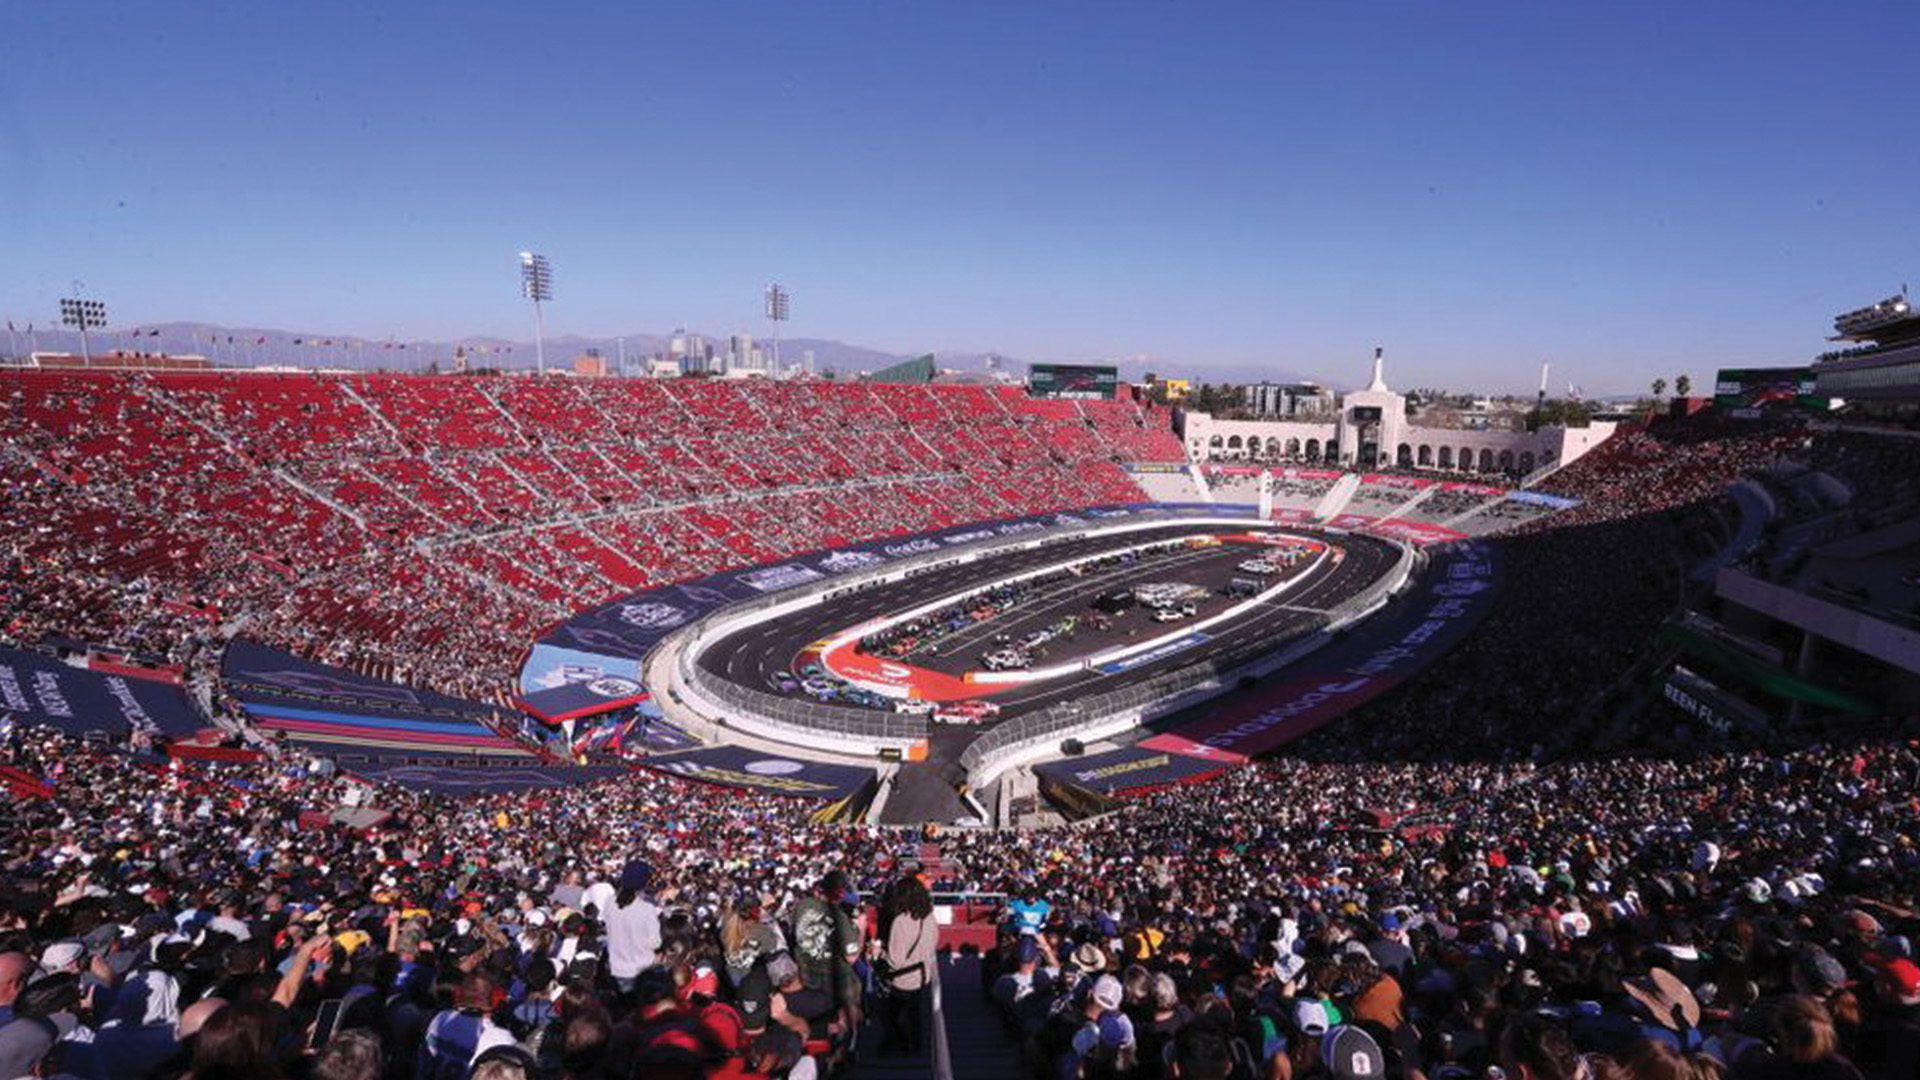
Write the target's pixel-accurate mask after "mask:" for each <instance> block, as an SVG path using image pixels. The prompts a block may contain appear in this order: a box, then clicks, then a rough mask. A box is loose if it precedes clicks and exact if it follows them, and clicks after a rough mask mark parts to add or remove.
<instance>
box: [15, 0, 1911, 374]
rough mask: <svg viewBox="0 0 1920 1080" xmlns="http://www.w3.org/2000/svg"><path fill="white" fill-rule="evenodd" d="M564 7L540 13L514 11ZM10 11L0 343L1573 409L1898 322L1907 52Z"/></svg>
mask: <svg viewBox="0 0 1920 1080" xmlns="http://www.w3.org/2000/svg"><path fill="white" fill-rule="evenodd" d="M552 6H553V7H560V6H562V5H552ZM565 6H566V7H569V8H570V9H571V10H565V11H549V10H544V9H545V8H546V7H548V5H535V4H516V5H511V6H506V5H499V6H496V5H490V4H484V3H466V4H451V3H450V4H445V5H433V4H412V3H409V4H366V5H362V4H353V3H337V4H327V5H319V4H242V3H226V4H214V3H202V4H166V3H158V2H154V3H127V4H116V5H96V4H90V3H73V2H62V3H58V4H18V5H13V6H11V7H10V8H9V11H8V15H7V17H6V34H5V38H6V40H7V42H8V44H7V48H6V55H7V62H6V63H5V64H4V65H0V315H4V316H5V317H8V318H12V319H14V320H15V321H16V322H24V321H26V320H28V319H32V320H34V321H36V322H39V323H40V324H42V325H44V324H45V323H46V322H47V321H50V319H51V317H52V314H53V310H54V302H55V300H56V299H57V298H58V296H60V295H61V294H63V293H64V292H65V290H66V289H67V288H68V283H69V282H70V281H72V280H73V279H81V280H84V281H85V282H86V284H87V287H88V289H89V291H90V292H92V293H93V294H95V295H98V296H100V297H102V298H105V299H107V300H108V301H109V303H110V304H111V305H112V310H113V313H114V317H115V322H116V323H140V322H156V321H161V320H173V319H196V320H206V321H214V322H224V323H228V324H248V325H263V326H278V327H286V328H293V329H306V330H316V331H325V332H330V333H353V334H360V335H366V336H370V337H385V336H387V335H390V334H391V335H398V336H402V337H439V336H452V335H456V334H501V335H506V336H512V337H518V338H526V337H528V336H530V328H529V326H528V323H529V319H528V316H527V312H526V310H525V306H524V304H523V303H521V302H520V301H519V300H518V298H517V296H516V293H515V281H514V273H515V266H514V253H515V252H516V251H518V250H519V249H521V248H523V247H527V246H532V247H535V248H538V249H541V250H543V251H545V252H546V253H547V254H548V255H549V256H550V257H551V258H552V260H553V263H554V267H555V277H556V283H557V284H556V288H557V290H558V294H559V298H558V300H557V302H556V303H555V304H553V305H552V307H551V308H550V312H549V318H548V326H549V330H550V332H554V333H565V332H578V333H582V334H591V335H602V334H615V333H634V332H649V331H653V332H657V331H664V330H667V329H671V328H672V327H673V326H674V325H676V324H680V323H685V324H687V325H691V326H694V327H696V328H699V329H703V330H706V331H708V332H712V333H725V332H727V331H729V330H732V329H736V328H741V327H745V328H749V329H757V328H758V304H759V292H760V288H761V286H762V285H763V284H764V283H765V282H766V281H768V280H770V279H776V278H777V279H779V280H781V281H783V282H785V283H786V284H787V285H788V286H789V288H790V289H791V290H792V293H793V296H794V320H793V322H792V324H791V326H790V328H789V333H790V334H791V335H793V336H817V337H828V338H839V339H842V340H846V341H850V342H856V343H859V344H865V345H871V346H874V347H879V348H886V349H893V350H900V351H905V350H918V349H922V348H926V349H936V348H937V349H954V350H986V349H997V350H1000V351H1002V352H1005V353H1009V354H1012V355H1016V356H1021V357H1025V358H1029V359H1091V358H1097V357H1110V358H1120V357H1126V356H1133V355H1141V354H1145V355H1149V356H1152V357H1154V358H1155V362H1156V363H1157V364H1158V366H1159V367H1160V368H1161V369H1162V370H1166V371H1176V372H1177V371H1186V372H1191V373H1194V374H1196V375H1200V376H1203V377H1204V376H1205V375H1206V374H1207V373H1208V372H1209V370H1210V369H1211V370H1217V369H1220V368H1222V367H1223V366H1226V365H1232V366H1233V367H1234V368H1236V369H1240V370H1245V369H1246V368H1248V367H1249V366H1250V365H1256V364H1263V365H1265V364H1270V365H1271V366H1272V367H1273V368H1274V369H1275V370H1276V371H1281V370H1285V371H1304V372H1310V373H1316V374H1321V375H1325V376H1331V377H1334V378H1337V379H1341V380H1353V379H1358V378H1360V377H1362V376H1363V375H1364V369H1365V365H1366V357H1367V356H1368V355H1369V354H1370V352H1371V349H1372V347H1373V346H1374V345H1375V344H1380V345H1384V346H1386V347H1387V349H1388V352H1389V357H1390V366H1389V374H1390V376H1391V377H1392V381H1394V382H1395V383H1396V384H1400V385H1408V384H1425V383H1443V384H1449V385H1455V386H1463V387H1464V386H1478V387H1484V388H1495V389H1527V388H1530V387H1531V385H1532V384H1533V382H1534V380H1535V378H1536V377H1537V374H1538V367H1539V363H1540V361H1541V360H1542V359H1551V360H1552V361H1553V362H1554V364H1555V375H1554V383H1555V389H1556V390H1558V389H1561V388H1563V387H1564V385H1565V382H1566V381H1567V380H1569V379H1570V380H1572V381H1575V382H1578V383H1580V384H1581V385H1582V386H1583V388H1585V389H1586V390H1587V391H1588V392H1589V393H1601V392H1608V391H1620V390H1634V389H1638V388H1641V387H1643V386H1644V385H1645V384H1646V382H1647V381H1648V380H1649V379H1651V378H1652V377H1653V376H1654V375H1656V374H1663V375H1666V376H1668V377H1669V378H1671V376H1672V375H1673V374H1675V373H1676V372H1679V371H1682V370H1686V371H1690V372H1691V373H1692V374H1693V376H1694V378H1695V380H1696V381H1700V380H1702V379H1704V378H1707V377H1709V376H1710V375H1711V372H1712V370H1713V369H1714V368H1715V367H1717V366H1721V365H1723V364H1725V365H1732V364H1752V363H1768V362H1795V361H1799V360H1804V359H1805V358H1807V357H1808V356H1810V355H1811V354H1812V353H1813V352H1815V351H1817V350H1818V349H1819V348H1820V347H1821V340H1820V339H1821V335H1822V332H1823V331H1824V330H1825V329H1826V326H1827V323H1828V320H1829V319H1830V317H1831V316H1832V315H1833V314H1834V313H1836V312H1838V311H1840V310H1842V309H1844V308H1847V307H1851V306H1857V305H1859V304H1862V303H1866V302H1869V301H1872V300H1874V299H1878V298H1879V297H1881V296H1883V295H1885V294H1886V293H1888V292H1890V291H1893V290H1895V289H1897V288H1898V287H1899V286H1900V284H1901V282H1903V281H1905V280H1908V279H1909V278H1911V277H1914V276H1916V275H1920V242H1916V238H1920V229H1916V228H1915V226H1914V202H1915V199H1914V190H1913V178H1914V177H1915V176H1916V175H1920V143H1916V140H1914V139H1913V138H1912V137H1911V131H1912V129H1913V125H1914V123H1915V120H1916V117H1915V108H1914V106H1915V101H1914V96H1915V89H1916V87H1920V78H1916V77H1915V76H1914V75H1913V74H1912V68H1911V64H1910V63H1909V60H1910V56H1909V55H1908V52H1909V48H1910V42H1911V41H1912V40H1914V37H1915V34H1916V31H1920V5H1913V4H1902V5H1878V6H1851V5H1842V4H1825V5H1811V4H1809V5H1791V6H1790V5H1772V4H1764V3H1763V4H1751V3H1748V4H1737V5H1733V4H1729V5H1719V4H1706V3H1686V4H1670V3H1661V4H1615V5H1582V6H1580V7H1579V8H1577V9H1576V8H1575V7H1574V6H1572V5H1554V4H1511V5H1492V4H1487V5H1483V4H1433V3H1421V4H1407V5H1368V4H1338V5H1336V4H1326V5H1312V6H1309V5H1297V4H1282V3H1272V2H1269V3H1250V4H1226V3H1221V4H1211V3H1209V4H1194V3H1134V2H1130V0H1107V2H1104V3H1086V4H1079V3H1064V2H1061V3H1055V2H1048V3H1040V4H1034V3H1008V4H999V3H986V2H969V3H958V4H956V3H945V4H931V3H925V4H923V3H910V2H902V0H887V2H880V3H866V4H853V3H844V4H843V3H819V4H811V3H808V4H801V3H789V4H780V3H773V2H770V0H769V2H763V3H732V2H727V0H710V2H701V3H686V4H654V5H624V4H623V5H608V6H606V7H604V8H599V7H591V6H582V7H575V6H573V5H565Z"/></svg>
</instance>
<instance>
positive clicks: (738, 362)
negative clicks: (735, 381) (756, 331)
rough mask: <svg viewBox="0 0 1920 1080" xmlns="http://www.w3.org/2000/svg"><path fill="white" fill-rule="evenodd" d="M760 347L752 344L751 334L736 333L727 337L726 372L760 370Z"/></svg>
mask: <svg viewBox="0 0 1920 1080" xmlns="http://www.w3.org/2000/svg"><path fill="white" fill-rule="evenodd" d="M760 370H762V365H761V363H760V347H759V346H758V345H755V344H754V341H753V335H752V334H747V333H738V334H735V335H733V336H732V337H730V338H728V339H727V373H728V374H729V375H731V374H734V373H736V372H738V373H742V374H744V373H746V372H750V371H760Z"/></svg>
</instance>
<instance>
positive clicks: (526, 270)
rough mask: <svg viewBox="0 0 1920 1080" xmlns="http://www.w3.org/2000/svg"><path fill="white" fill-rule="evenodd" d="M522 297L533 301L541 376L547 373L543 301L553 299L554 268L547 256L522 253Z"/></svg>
mask: <svg viewBox="0 0 1920 1080" xmlns="http://www.w3.org/2000/svg"><path fill="white" fill-rule="evenodd" d="M520 295H522V296H525V297H526V298H527V299H529V300H531V301H533V354H534V357H535V362H536V363H537V364H539V366H540V374H542V375H545V374H546V373H547V324H546V322H545V321H544V320H543V319H542V317H541V315H540V303H541V301H543V300H544V301H551V300H552V299H553V267H552V266H550V265H548V263H547V257H546V256H545V255H535V254H534V253H533V252H531V251H523V252H521V253H520Z"/></svg>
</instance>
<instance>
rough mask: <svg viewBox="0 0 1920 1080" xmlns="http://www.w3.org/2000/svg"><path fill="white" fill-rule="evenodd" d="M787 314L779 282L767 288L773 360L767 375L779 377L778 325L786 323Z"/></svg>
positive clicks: (782, 289)
mask: <svg viewBox="0 0 1920 1080" xmlns="http://www.w3.org/2000/svg"><path fill="white" fill-rule="evenodd" d="M788 312H789V308H788V300H787V290H786V289H785V288H783V287H782V286H781V285H780V283H779V282H773V283H771V284H769V285H768V286H767V321H768V322H770V323H772V324H773V360H772V364H771V367H772V368H773V370H772V371H770V372H768V374H769V375H772V376H774V377H775V378H778V377H779V376H780V324H781V323H783V322H786V321H787V315H788Z"/></svg>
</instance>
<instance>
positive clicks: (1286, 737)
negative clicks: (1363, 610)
mask: <svg viewBox="0 0 1920 1080" xmlns="http://www.w3.org/2000/svg"><path fill="white" fill-rule="evenodd" d="M1497 582H1498V572H1497V566H1496V549H1495V548H1493V547H1492V546H1491V545H1487V544H1483V543H1477V542H1472V541H1468V542H1463V543H1459V544H1453V545H1450V546H1447V547H1443V548H1439V549H1437V551H1436V553H1435V555H1434V565H1433V568H1432V571H1431V573H1429V575H1428V576H1427V578H1426V579H1425V581H1424V583H1423V584H1422V586H1421V587H1420V589H1419V590H1418V591H1417V592H1416V593H1414V594H1413V595H1412V596H1411V597H1409V598H1407V599H1404V600H1401V601H1400V602H1399V604H1398V606H1397V607H1396V608H1389V609H1387V610H1385V611H1382V612H1381V613H1379V614H1378V615H1375V616H1374V617H1373V618H1372V619H1370V620H1368V621H1367V622H1366V623H1365V624H1363V625H1361V626H1360V627H1357V628H1356V632H1355V633H1354V634H1353V635H1352V636H1350V637H1348V638H1346V639H1345V640H1344V641H1341V642H1338V643H1336V644H1333V645H1329V646H1327V647H1325V648H1323V649H1321V650H1320V651H1318V652H1315V653H1313V654H1311V655H1310V656H1309V657H1308V658H1307V659H1306V660H1304V661H1302V666H1303V667H1305V668H1309V669H1314V670H1309V671H1307V672H1303V673H1302V674H1299V675H1295V676H1292V677H1289V678H1285V679H1283V680H1281V681H1278V682H1276V683H1274V684H1272V685H1270V686H1267V687H1264V688H1261V689H1256V690H1255V691H1254V692H1253V693H1252V694H1251V695H1250V696H1249V697H1246V698H1244V699H1242V700H1239V701H1236V702H1235V703H1233V704H1231V705H1228V706H1225V707H1222V708H1220V709H1217V710H1214V711H1211V712H1209V713H1208V714H1207V715H1205V716H1202V717H1200V718H1198V719H1196V720H1193V721H1191V722H1189V723H1186V724H1182V725H1181V726H1179V727H1177V728H1174V729H1173V733H1174V734H1177V735H1180V736H1183V737H1185V738H1187V739H1191V740H1193V741H1194V742H1198V743H1203V744H1205V745H1207V746H1212V747H1217V748H1219V749H1222V750H1230V751H1232V752H1234V753H1236V754H1243V755H1246V756H1248V757H1253V756H1256V755H1259V754H1262V753H1266V752H1268V751H1271V750H1274V749H1277V748H1278V747H1281V746H1284V745H1285V744H1287V743H1289V742H1292V741H1293V740H1295V739H1298V738H1300V737H1302V736H1304V735H1306V734H1308V733H1309V732H1312V731H1314V730H1315V729H1317V728H1320V727H1322V726H1324V725H1325V724H1328V723H1330V722H1332V721H1333V720H1335V719H1336V718H1338V717H1340V716H1342V715H1344V714H1345V713H1348V712H1350V711H1352V710H1354V709H1357V708H1359V707H1360V706H1361V705H1364V704H1366V703H1367V702H1369V701H1372V700H1373V699H1374V698H1376V697H1379V696H1380V695H1381V694H1384V693H1386V692H1387V691H1389V690H1391V689H1393V688H1394V687H1396V686H1398V685H1400V683H1402V682H1404V681H1405V680H1406V679H1408V678H1410V677H1411V676H1412V675H1413V674H1414V673H1415V672H1417V671H1418V670H1419V669H1421V668H1422V667H1425V666H1426V665H1427V664H1429V663H1432V662H1433V661H1434V660H1435V659H1437V658H1438V657H1440V656H1441V655H1442V654H1444V653H1445V652H1446V651H1447V650H1448V649H1451V648H1452V647H1453V646H1454V645H1455V644H1457V643H1458V642H1459V641H1460V640H1461V639H1463V638H1464V637H1465V636H1466V635H1467V633H1468V631H1470V630H1472V629H1473V627H1475V626H1476V625H1478V624H1479V622H1480V620H1481V619H1483V618H1485V617H1486V614H1487V612H1488V611H1489V610H1491V608H1492V605H1493V600H1494V598H1495V595H1496V588H1497Z"/></svg>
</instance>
